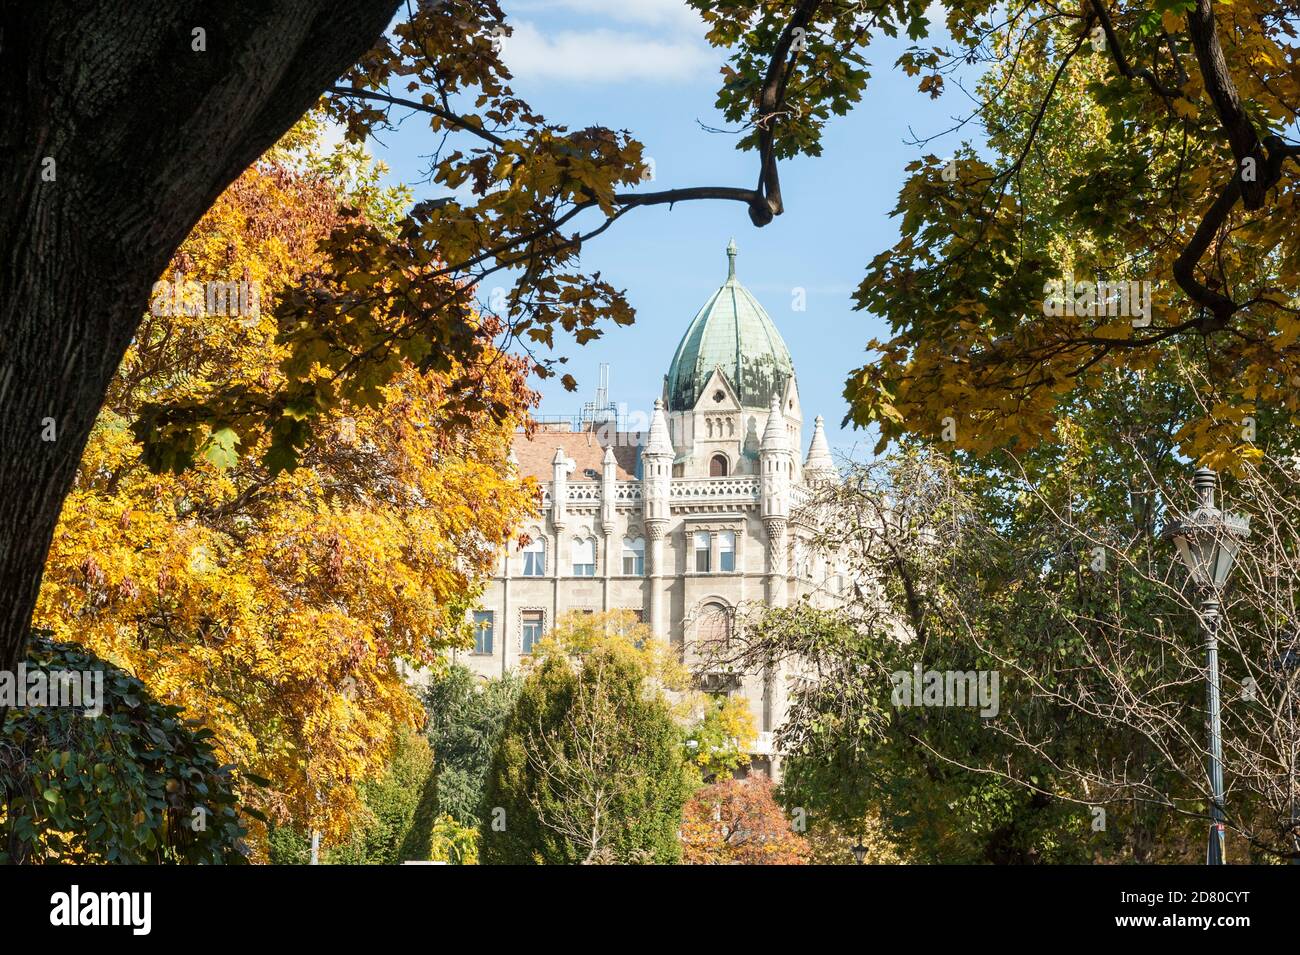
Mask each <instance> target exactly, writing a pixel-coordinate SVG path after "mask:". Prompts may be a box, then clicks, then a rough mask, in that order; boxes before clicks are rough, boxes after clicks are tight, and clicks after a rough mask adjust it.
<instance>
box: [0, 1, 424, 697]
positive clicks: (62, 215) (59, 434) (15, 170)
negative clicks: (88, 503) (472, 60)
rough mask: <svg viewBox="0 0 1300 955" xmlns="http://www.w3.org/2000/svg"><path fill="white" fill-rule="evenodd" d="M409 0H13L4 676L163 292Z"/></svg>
mask: <svg viewBox="0 0 1300 955" xmlns="http://www.w3.org/2000/svg"><path fill="white" fill-rule="evenodd" d="M398 3H399V0H244V2H234V0H168V2H165V3H144V2H140V0H115V2H114V0H81V2H75V0H42V2H39V3H33V2H31V0H0V669H13V668H14V667H15V666H16V665H17V663H18V661H19V660H20V659H21V657H22V654H23V652H24V647H25V643H26V639H27V633H28V630H29V628H30V625H31V616H32V611H33V608H34V606H35V603H36V597H37V593H38V591H39V589H40V584H41V574H42V571H43V568H44V564H45V558H46V555H47V553H48V551H49V547H50V542H51V539H52V537H53V534H54V529H55V526H56V524H57V522H58V519H59V513H60V510H61V508H62V505H63V500H64V498H65V497H66V496H67V494H68V492H69V490H70V489H71V488H72V485H73V482H74V480H75V478H76V474H77V466H78V463H79V461H80V459H81V454H82V450H83V448H84V447H85V444H86V439H87V437H88V435H89V433H90V429H91V425H92V424H93V423H94V420H95V417H96V414H97V413H98V411H99V408H100V405H101V404H102V402H103V399H104V394H105V391H106V389H107V387H108V385H109V383H110V381H111V379H112V377H113V374H114V373H115V372H116V370H117V367H118V365H119V363H120V362H121V359H122V355H123V353H124V351H125V350H126V347H127V345H128V344H129V343H130V341H131V338H132V335H133V334H134V333H135V329H136V326H137V325H138V323H139V321H140V318H141V316H142V315H143V314H144V312H145V310H146V309H147V307H148V303H149V293H150V289H151V287H152V285H153V283H154V282H155V281H157V280H158V279H159V278H160V277H161V276H162V273H163V271H164V269H165V268H166V267H167V263H168V261H169V260H170V259H171V257H172V255H173V253H174V252H175V250H176V248H177V247H178V246H179V245H180V243H181V241H182V240H183V239H184V238H185V236H186V235H187V234H188V233H189V231H190V229H191V228H192V227H193V226H194V224H195V223H196V222H197V221H198V219H199V218H200V217H201V216H202V215H203V213H204V212H205V211H206V210H207V209H208V208H209V206H211V204H212V202H213V201H214V200H215V199H216V198H217V196H219V195H220V194H221V192H222V190H224V189H225V188H226V186H227V185H229V184H230V182H231V181H232V180H234V179H235V178H236V177H237V176H238V175H239V174H240V173H241V172H242V171H243V170H244V169H245V168H247V167H248V166H249V165H250V164H251V163H252V162H253V161H254V160H255V159H256V158H257V157H258V156H259V155H261V154H262V153H263V152H265V150H266V149H267V148H268V147H270V146H271V145H273V144H274V143H275V142H276V140H277V139H278V138H279V137H280V136H281V135H283V134H284V132H285V131H286V130H287V129H288V128H289V127H290V126H292V125H293V123H294V122H295V121H296V120H297V119H298V118H299V117H301V116H302V115H303V113H305V112H306V111H307V110H308V109H309V108H310V107H311V106H312V105H313V103H315V102H316V100H317V99H318V97H319V96H320V94H321V92H322V91H323V90H324V89H325V88H326V87H327V86H329V85H330V84H331V83H333V82H334V81H335V80H337V78H338V77H339V76H340V75H341V74H342V73H343V72H344V71H345V70H346V69H347V68H348V67H349V66H351V65H352V64H353V63H355V62H356V61H357V60H358V59H359V58H360V57H361V56H362V54H364V53H365V52H366V51H367V50H368V49H370V47H372V46H373V45H374V43H375V41H376V40H377V39H378V38H379V36H380V35H381V34H382V32H383V30H384V28H385V27H386V26H387V25H388V23H389V22H390V20H391V19H392V17H393V15H394V13H395V12H396V9H397V6H398ZM196 29H201V30H203V31H204V34H203V41H204V45H205V47H206V49H204V50H196V49H195V46H196V39H195V34H194V32H193V31H194V30H196ZM50 160H52V161H53V162H52V164H51V162H50ZM51 177H52V181H51ZM51 419H52V420H51ZM51 435H52V436H53V440H49V439H50V437H51ZM0 719H3V710H0Z"/></svg>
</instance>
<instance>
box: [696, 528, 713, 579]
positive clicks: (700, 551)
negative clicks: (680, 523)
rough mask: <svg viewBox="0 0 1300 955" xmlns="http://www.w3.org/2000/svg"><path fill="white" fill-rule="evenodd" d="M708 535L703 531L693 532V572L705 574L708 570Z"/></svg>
mask: <svg viewBox="0 0 1300 955" xmlns="http://www.w3.org/2000/svg"><path fill="white" fill-rule="evenodd" d="M709 543H710V540H709V535H708V534H706V533H705V532H704V531H696V532H695V572H696V573H697V574H707V573H708V572H709Z"/></svg>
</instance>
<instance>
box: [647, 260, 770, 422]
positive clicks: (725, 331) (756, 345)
mask: <svg viewBox="0 0 1300 955" xmlns="http://www.w3.org/2000/svg"><path fill="white" fill-rule="evenodd" d="M727 259H728V267H727V281H726V284H725V285H723V286H722V288H720V289H718V290H717V291H716V292H714V293H713V296H712V297H711V298H710V299H709V300H708V301H707V302H705V303H704V307H703V308H702V309H700V311H699V313H698V314H697V315H696V316H695V319H694V320H693V321H692V322H691V324H690V327H688V328H687V329H686V334H685V335H683V336H682V340H681V343H680V344H678V346H677V353H676V354H675V355H673V363H672V364H671V365H670V366H669V367H668V408H669V410H670V411H685V410H688V409H690V408H693V407H694V406H695V402H696V401H698V400H699V397H700V393H701V391H703V389H704V386H705V385H706V384H707V383H708V381H709V376H710V375H712V374H713V369H715V368H718V367H721V368H722V372H723V374H725V375H726V376H727V380H728V381H730V382H731V387H732V388H734V389H735V390H736V393H737V395H738V396H739V398H740V403H741V404H742V405H743V406H745V407H747V408H766V407H767V406H768V405H769V404H770V403H771V400H772V396H773V395H781V394H782V393H783V391H784V389H785V386H786V382H788V381H789V380H790V379H791V378H793V377H794V363H793V362H792V361H790V350H789V349H788V348H786V347H785V341H784V340H782V338H781V333H780V332H778V331H777V330H776V325H775V324H773V322H772V319H771V318H769V317H768V314H767V312H765V311H764V310H763V306H762V305H759V304H758V299H756V298H754V296H753V295H751V294H750V292H749V289H747V288H745V286H743V285H741V284H740V282H739V281H738V280H737V279H736V242H735V240H734V239H733V240H732V241H731V242H730V243H729V244H728V245H727Z"/></svg>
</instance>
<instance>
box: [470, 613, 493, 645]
mask: <svg viewBox="0 0 1300 955" xmlns="http://www.w3.org/2000/svg"><path fill="white" fill-rule="evenodd" d="M492 631H493V626H492V611H491V610H475V611H474V652H475V653H491V652H492V635H493V634H492Z"/></svg>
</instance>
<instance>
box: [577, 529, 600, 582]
mask: <svg viewBox="0 0 1300 955" xmlns="http://www.w3.org/2000/svg"><path fill="white" fill-rule="evenodd" d="M573 576H575V577H595V576H596V538H594V537H588V538H587V539H586V540H575V541H574V542H573Z"/></svg>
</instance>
